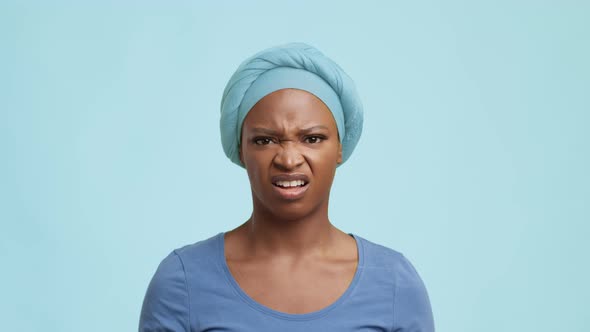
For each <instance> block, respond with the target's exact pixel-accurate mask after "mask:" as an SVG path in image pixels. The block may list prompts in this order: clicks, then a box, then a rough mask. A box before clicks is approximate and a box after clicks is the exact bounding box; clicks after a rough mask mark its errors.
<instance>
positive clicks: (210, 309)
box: [139, 43, 434, 332]
mask: <svg viewBox="0 0 590 332" xmlns="http://www.w3.org/2000/svg"><path fill="white" fill-rule="evenodd" d="M220 127H221V136H222V145H223V148H224V151H225V153H226V155H227V156H228V157H229V158H230V160H232V161H233V162H234V163H236V164H237V165H239V166H241V167H244V168H245V169H246V171H247V173H248V177H249V179H250V186H251V191H252V201H253V211H252V215H251V217H250V218H249V219H248V220H247V221H246V222H244V223H243V224H242V225H240V226H239V227H237V228H235V229H233V230H231V231H228V232H222V233H219V234H217V235H216V236H213V237H211V238H209V239H206V240H203V241H200V242H197V243H194V244H192V245H187V246H185V247H183V248H180V249H177V250H174V251H173V252H172V253H171V254H170V255H169V256H168V257H166V258H165V259H164V260H163V261H162V262H161V264H160V265H159V267H158V269H157V271H156V273H155V275H154V277H153V278H152V281H151V282H150V285H149V287H148V290H147V293H146V296H145V299H144V302H143V307H142V311H141V317H140V323H139V330H140V331H257V332H261V331H339V332H340V331H424V332H430V331H434V323H433V318H432V312H431V308H430V302H429V298H428V295H427V292H426V289H425V287H424V284H423V283H422V281H421V279H420V277H419V276H418V274H417V272H416V271H415V269H414V268H413V266H412V265H411V264H410V262H409V261H408V260H407V259H406V258H405V257H404V256H403V255H402V254H400V253H398V252H396V251H394V250H392V249H389V248H386V247H383V246H380V245H378V244H375V243H372V242H370V241H368V240H366V239H363V238H362V237H360V236H358V235H354V234H347V233H345V232H342V231H341V230H339V229H337V228H336V227H334V226H333V225H332V224H331V223H330V220H329V219H328V201H329V196H330V188H331V185H332V181H333V178H334V174H335V172H336V168H337V167H338V166H339V165H341V164H342V163H343V162H345V161H346V160H347V159H348V157H349V156H350V155H351V153H352V151H353V150H354V147H355V146H356V143H357V142H358V139H359V137H360V134H361V129H362V107H361V103H360V101H359V97H358V95H357V93H356V90H355V87H354V83H353V82H352V80H351V79H350V78H349V77H348V76H347V75H346V74H345V73H344V71H342V69H341V68H340V67H339V66H338V65H336V64H335V63H334V62H332V61H331V60H330V59H328V58H327V57H325V56H324V55H323V54H321V53H320V52H319V51H317V50H316V49H314V48H312V47H310V46H308V45H305V44H301V43H295V44H287V45H282V46H278V47H274V48H270V49H267V50H264V51H262V52H260V53H258V54H256V55H254V56H253V57H251V58H249V59H247V60H246V61H245V62H243V63H242V64H241V65H240V67H238V69H237V71H236V72H235V73H234V75H233V76H232V77H231V79H230V81H229V83H228V84H227V87H226V89H225V91H224V95H223V99H222V105H221V126H220Z"/></svg>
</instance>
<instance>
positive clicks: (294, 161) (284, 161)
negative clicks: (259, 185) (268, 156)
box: [273, 142, 305, 171]
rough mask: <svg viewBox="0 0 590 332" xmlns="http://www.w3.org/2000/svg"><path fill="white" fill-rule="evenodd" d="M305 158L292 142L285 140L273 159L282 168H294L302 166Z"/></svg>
mask: <svg viewBox="0 0 590 332" xmlns="http://www.w3.org/2000/svg"><path fill="white" fill-rule="evenodd" d="M304 161H305V158H304V157H303V155H302V154H301V152H300V151H299V150H298V149H297V147H296V146H295V144H293V143H292V142H285V143H284V144H283V145H282V146H281V149H279V151H277V154H276V155H275V158H274V159H273V162H274V164H275V166H277V167H278V168H280V169H282V170H286V171H288V170H293V169H296V168H297V167H299V166H301V164H303V162H304Z"/></svg>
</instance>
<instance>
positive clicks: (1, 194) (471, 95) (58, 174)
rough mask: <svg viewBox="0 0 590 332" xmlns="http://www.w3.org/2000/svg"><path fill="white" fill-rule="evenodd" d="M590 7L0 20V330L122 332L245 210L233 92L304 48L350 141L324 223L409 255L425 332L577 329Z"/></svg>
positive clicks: (149, 6)
mask: <svg viewBox="0 0 590 332" xmlns="http://www.w3.org/2000/svg"><path fill="white" fill-rule="evenodd" d="M589 17H590V6H589V3H588V2H586V1H557V0H556V1H487V2H475V1H381V2H376V1H367V2H364V3H363V4H360V1H356V2H349V3H346V2H342V1H338V2H336V1H331V2H322V3H321V4H320V3H319V1H318V2H315V1H296V2H292V3H290V4H286V3H280V2H276V1H264V2H263V1H257V2H252V1H248V2H246V1H243V2H239V1H233V2H232V1H210V2H208V4H205V3H204V2H198V1H192V2H189V1H176V2H161V3H157V2H143V1H142V2H139V1H138V2H135V3H132V2H127V3H126V4H124V5H122V4H120V3H118V2H115V1H113V2H110V3H109V2H103V1H101V2H100V3H97V4H92V5H91V4H89V3H86V4H80V3H77V2H74V1H72V2H70V3H68V2H60V3H57V2H55V1H52V2H51V4H50V3H49V2H46V3H45V2H37V3H34V2H29V1H21V2H19V3H18V4H17V3H16V1H15V2H14V3H10V2H9V3H7V2H3V3H2V4H1V5H0V43H1V44H0V45H1V52H0V60H1V61H0V84H1V85H0V108H1V112H0V153H1V154H0V158H1V162H0V177H1V178H0V180H1V182H0V220H1V228H0V240H1V242H0V255H1V261H2V272H1V274H0V280H1V282H0V294H2V295H0V312H1V313H2V314H1V315H2V318H1V321H2V323H1V325H2V327H1V329H2V330H3V331H76V332H78V331H86V332H89V331H134V330H136V329H137V322H138V318H139V310H140V308H141V302H142V299H143V296H144V293H145V290H146V287H147V284H148V282H149V280H150V278H151V276H152V274H153V273H154V271H155V269H156V267H157V265H158V263H159V262H160V260H161V259H162V258H164V257H165V256H166V255H167V254H168V253H169V252H170V251H171V250H172V249H174V248H178V247H180V246H183V245H185V244H188V243H193V242H196V241H198V240H201V239H205V238H207V237H210V236H212V235H214V234H216V233H218V232H220V231H225V230H229V229H232V228H234V227H236V226H237V225H239V224H241V223H242V222H243V221H245V220H246V219H247V217H248V216H249V213H250V211H251V206H250V204H251V200H250V193H249V185H248V180H247V176H246V173H245V171H244V170H242V169H241V168H239V167H237V166H235V165H233V164H232V163H231V162H230V161H229V160H227V159H226V158H225V156H224V154H223V152H222V149H221V143H220V136H219V129H218V121H219V103H220V99H221V94H222V92H223V88H224V86H225V83H226V82H227V80H228V79H229V76H230V75H231V74H232V73H233V71H234V70H235V68H236V67H237V66H238V64H239V63H240V62H241V61H242V60H244V59H245V58H246V57H247V56H250V55H251V54H253V53H255V52H257V51H259V50H261V49H263V48H266V47H269V46H273V45H277V44H281V43H285V42H291V41H302V42H307V43H309V44H311V45H314V46H316V47H317V48H319V49H320V50H321V51H322V52H324V53H325V54H326V55H328V56H330V57H331V58H333V59H334V60H335V61H336V62H338V63H339V64H340V65H341V66H342V67H343V68H344V69H345V70H346V71H347V72H348V73H349V74H350V76H352V77H353V79H354V80H355V82H356V84H357V87H358V90H359V91H360V94H361V96H362V99H363V101H364V105H365V112H366V117H365V127H364V133H363V136H362V138H361V141H360V143H359V145H358V147H357V150H356V151H355V153H354V154H353V155H352V157H351V159H350V160H349V161H348V162H347V163H346V164H345V165H343V166H342V167H340V168H339V170H338V173H337V177H336V180H335V184H334V187H333V192H332V199H331V210H330V217H331V220H332V222H333V223H334V224H335V225H336V226H337V227H339V228H340V229H342V230H344V231H346V232H352V233H356V234H359V235H361V236H363V237H365V238H367V239H369V240H371V241H374V242H377V243H381V244H384V245H386V246H388V247H391V248H394V249H396V250H398V251H401V252H403V253H404V254H405V255H406V256H407V257H408V258H409V259H410V260H411V261H412V262H413V263H414V265H415V266H416V268H417V269H418V271H419V273H420V274H421V276H422V278H423V279H424V282H425V283H426V286H427V288H428V290H429V294H430V298H431V302H432V306H433V311H434V316H435V321H436V326H437V331H440V332H443V331H449V332H451V331H452V332H457V331H465V332H472V331H478V332H487V331H490V332H491V331H494V332H496V331H536V332H542V331H589V330H590V311H589V309H588V308H589V305H588V302H589V300H590V287H589V286H588V280H590V267H589V263H588V261H589V260H590V259H589V254H590V245H589V244H588V237H589V236H590V227H589V226H588V223H589V222H590V189H589V188H590V176H589V173H588V170H589V169H590V157H589V153H590V149H589V144H588V143H589V142H590V135H589V134H588V130H589V125H590V116H589V112H590V92H589V91H590V88H589V86H590V79H589V78H590V61H589V59H590V42H589V40H590V39H589V38H590V37H589V36H590V23H589V22H590V20H589Z"/></svg>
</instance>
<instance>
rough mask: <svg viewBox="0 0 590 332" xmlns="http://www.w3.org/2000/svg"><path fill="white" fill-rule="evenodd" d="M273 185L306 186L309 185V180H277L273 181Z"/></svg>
mask: <svg viewBox="0 0 590 332" xmlns="http://www.w3.org/2000/svg"><path fill="white" fill-rule="evenodd" d="M273 185H274V186H275V187H279V188H285V189H289V188H297V187H304V186H305V185H307V182H306V181H303V180H293V181H276V182H273Z"/></svg>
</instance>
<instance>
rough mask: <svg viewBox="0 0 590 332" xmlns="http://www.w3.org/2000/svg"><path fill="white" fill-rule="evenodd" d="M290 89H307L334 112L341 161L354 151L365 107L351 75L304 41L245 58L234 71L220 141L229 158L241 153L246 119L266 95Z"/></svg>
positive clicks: (223, 107)
mask: <svg viewBox="0 0 590 332" xmlns="http://www.w3.org/2000/svg"><path fill="white" fill-rule="evenodd" d="M286 88H294V89H300V90H304V91H307V92H309V93H312V94H313V95H315V96H316V97H318V98H319V99H320V100H321V101H322V102H323V103H324V104H326V106H327V107H328V108H329V109H330V111H331V112H332V115H333V116H334V120H335V121H336V127H337V128H338V134H339V136H340V142H341V143H342V163H344V162H345V161H346V160H347V159H348V157H350V155H351V154H352V151H353V150H354V148H355V146H356V144H357V142H358V140H359V138H360V136H361V132H362V129H363V107H362V104H361V101H360V98H359V96H358V94H357V92H356V88H355V86H354V82H353V81H352V79H351V78H350V77H349V76H348V75H347V74H346V73H345V72H344V71H343V70H342V69H341V68H340V67H339V66H338V65H337V64H336V63H335V62H334V61H332V60H330V59H329V58H327V57H326V56H324V55H323V54H322V53H320V51H318V50H317V49H315V48H313V47H311V46H309V45H307V44H303V43H291V44H286V45H281V46H276V47H272V48H269V49H266V50H264V51H261V52H259V53H257V54H255V55H254V56H252V57H250V58H248V59H246V60H245V61H244V62H242V64H241V65H240V66H239V67H238V69H237V70H236V72H235V73H234V74H233V75H232V77H231V78H230V80H229V82H228V83H227V86H226V87H225V90H224V91H223V97H222V99H221V120H220V129H221V144H222V145H223V150H224V151H225V154H226V156H227V157H228V158H229V159H230V160H231V161H232V162H234V163H235V164H237V165H239V166H241V167H244V165H243V164H242V162H241V161H240V157H239V147H240V139H241V136H242V123H243V122H244V119H245V118H246V115H247V114H248V112H249V111H250V109H252V107H253V106H254V105H255V104H256V103H257V102H258V101H259V100H260V99H262V98H264V97H265V96H266V95H268V94H270V93H272V92H274V91H278V90H281V89H286Z"/></svg>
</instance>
